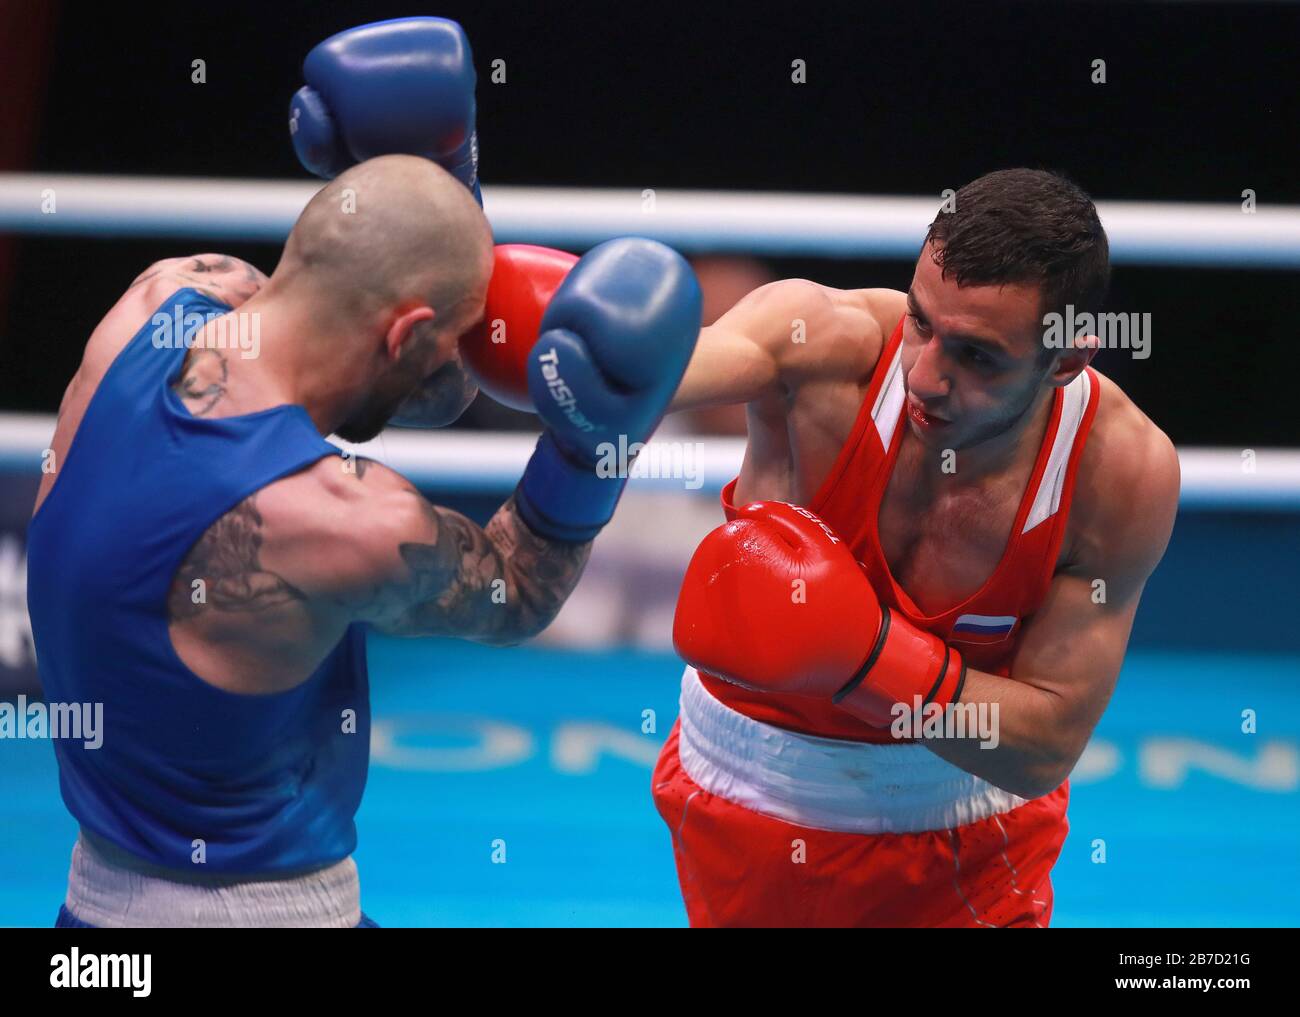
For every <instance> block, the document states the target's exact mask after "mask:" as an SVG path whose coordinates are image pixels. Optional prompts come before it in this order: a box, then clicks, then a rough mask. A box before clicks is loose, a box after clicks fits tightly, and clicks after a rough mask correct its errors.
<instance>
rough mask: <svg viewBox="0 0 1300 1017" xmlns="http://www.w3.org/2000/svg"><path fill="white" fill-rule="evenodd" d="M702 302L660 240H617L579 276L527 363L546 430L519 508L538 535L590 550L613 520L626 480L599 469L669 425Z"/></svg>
mask: <svg viewBox="0 0 1300 1017" xmlns="http://www.w3.org/2000/svg"><path fill="white" fill-rule="evenodd" d="M700 303H701V298H700V287H699V284H698V283H697V282H696V279H695V273H694V272H693V271H692V270H691V268H690V266H689V265H687V264H686V261H685V259H683V258H682V256H681V255H680V254H678V253H677V252H676V251H674V250H672V249H671V248H669V247H665V246H664V245H663V244H660V243H657V242H656V241H653V240H646V239H643V238H640V237H624V238H621V239H618V240H610V241H607V242H605V243H603V244H601V245H600V246H598V247H596V248H594V249H592V250H591V251H589V252H588V253H587V254H586V255H585V256H583V257H582V258H581V259H580V260H579V261H578V263H577V264H576V265H574V266H573V268H572V270H571V271H570V272H569V273H568V275H567V276H566V277H565V279H564V281H563V282H562V283H561V284H560V286H559V288H558V289H557V290H556V292H555V295H554V296H553V297H552V298H551V301H550V303H549V304H548V305H547V308H546V312H545V314H543V315H542V320H541V325H540V328H541V335H540V336H539V337H538V340H537V342H536V344H535V345H534V346H533V348H532V350H531V351H530V352H529V355H528V389H529V392H530V394H531V396H532V401H533V404H534V406H535V407H536V408H537V412H538V414H539V415H540V416H541V418H542V420H543V421H544V422H545V424H546V431H545V432H544V433H543V434H542V437H541V440H540V441H539V442H538V443H537V450H536V451H535V452H534V453H533V457H532V459H531V460H529V463H528V468H527V469H526V470H525V471H524V476H523V479H522V480H521V481H520V485H519V489H518V491H517V492H516V502H517V504H518V506H519V509H520V513H521V515H522V516H523V518H524V520H525V521H526V522H527V523H528V525H529V526H530V527H532V529H533V530H534V531H536V532H537V533H540V534H541V535H543V536H546V537H549V538H551V539H556V540H572V541H585V540H590V539H591V538H592V537H594V536H595V535H596V533H597V532H598V531H599V530H600V528H601V527H602V526H604V525H605V523H607V522H608V521H609V519H610V517H611V516H612V515H613V513H614V506H615V505H616V504H617V502H618V499H619V496H620V495H621V494H622V491H623V487H624V485H625V484H626V483H627V473H626V471H625V470H619V471H617V472H613V473H611V472H610V471H608V470H603V469H599V468H598V464H600V463H602V462H608V461H609V460H610V459H611V458H617V453H618V450H621V449H626V448H628V447H630V446H632V445H634V444H636V443H638V442H642V441H645V440H646V439H648V438H649V437H650V435H651V433H652V432H653V431H654V429H655V426H656V425H657V424H658V423H659V420H660V419H661V418H662V417H663V414H664V411H665V410H666V409H667V408H668V403H669V400H670V399H671V398H672V395H673V392H675V391H676V390H677V385H678V384H679V383H680V381H681V378H682V374H683V373H684V372H685V370H686V363H687V361H689V360H690V358H691V352H692V351H693V350H694V349H695V342H696V339H698V337H699V331H700ZM619 465H623V464H622V463H620V464H619Z"/></svg>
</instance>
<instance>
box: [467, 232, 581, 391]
mask: <svg viewBox="0 0 1300 1017" xmlns="http://www.w3.org/2000/svg"><path fill="white" fill-rule="evenodd" d="M577 260H578V256H577V255H576V254H569V253H567V252H565V251H556V250H552V249H551V248H549V247H534V246H532V245H531V244H497V246H496V248H495V249H494V250H493V252H492V279H491V281H490V282H489V283H488V291H487V299H486V300H485V301H484V305H483V321H482V323H481V324H479V325H477V326H476V327H474V328H472V329H470V330H469V331H468V332H466V333H465V334H464V335H463V336H461V338H460V353H461V358H462V359H463V360H464V362H465V366H466V367H467V368H469V372H470V373H471V374H472V375H473V376H474V380H475V381H477V382H478V384H479V388H481V389H482V390H483V391H484V392H486V393H487V394H488V395H489V396H491V397H492V398H493V399H495V400H496V401H497V402H499V403H502V404H503V405H505V406H511V407H513V408H514V409H516V410H524V411H526V412H528V413H533V412H535V411H536V407H535V406H534V405H533V399H532V396H531V395H529V392H528V362H529V359H530V354H531V353H532V351H533V347H534V346H535V345H537V337H538V335H539V334H540V333H541V326H542V315H543V314H544V313H545V312H546V307H547V305H548V304H549V303H550V302H551V298H552V297H554V296H555V291H556V290H558V289H559V288H560V283H562V282H564V278H565V276H567V275H568V274H569V271H570V270H571V269H572V268H573V266H574V264H575V263H576V262H577Z"/></svg>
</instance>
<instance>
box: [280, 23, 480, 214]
mask: <svg viewBox="0 0 1300 1017" xmlns="http://www.w3.org/2000/svg"><path fill="white" fill-rule="evenodd" d="M303 76H304V77H305V78H306V80H307V84H306V85H305V86H304V87H303V88H300V89H299V90H298V92H297V93H296V94H295V95H294V97H293V100H292V101H291V102H290V104H289V131H290V133H291V135H292V137H293V147H294V150H295V151H296V152H297V153H298V159H299V161H301V162H302V164H303V166H304V167H306V168H307V170H308V171H310V172H311V173H314V174H316V175H317V176H320V177H324V178H325V179H327V180H328V179H331V178H333V177H335V176H337V175H338V174H339V173H341V172H343V170H345V169H347V168H348V167H349V166H352V165H354V164H355V163H358V162H362V161H364V160H366V159H371V158H374V157H375V156H378V155H391V154H405V155H419V156H423V157H425V158H427V159H432V160H433V161H434V162H436V163H438V164H439V165H441V166H442V167H444V168H445V169H447V170H448V171H449V172H451V173H452V174H453V175H454V176H455V177H457V179H459V180H460V181H461V182H462V183H464V184H465V186H466V187H468V188H470V190H472V191H473V192H474V195H475V197H478V195H479V189H478V141H477V139H476V137H475V134H474V116H475V104H474V81H475V75H474V60H473V55H472V54H471V52H470V48H469V40H468V39H467V38H466V37H465V32H464V31H463V30H462V29H461V27H460V25H458V24H457V23H456V22H454V21H449V20H447V19H446V18H396V19H394V20H391V21H378V22H375V23H374V24H370V25H361V26H359V27H357V28H349V29H347V30H346V31H343V32H339V33H338V34H337V35H332V36H330V37H329V38H328V39H326V40H325V41H324V42H322V43H320V44H319V45H318V46H316V47H315V48H313V49H312V51H311V52H310V53H308V54H307V59H306V60H305V61H304V62H303Z"/></svg>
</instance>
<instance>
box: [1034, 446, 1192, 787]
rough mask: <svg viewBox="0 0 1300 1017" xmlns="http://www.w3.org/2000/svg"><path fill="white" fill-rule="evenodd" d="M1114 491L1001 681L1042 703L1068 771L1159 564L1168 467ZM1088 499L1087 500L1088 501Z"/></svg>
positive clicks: (1169, 525) (1169, 458)
mask: <svg viewBox="0 0 1300 1017" xmlns="http://www.w3.org/2000/svg"><path fill="white" fill-rule="evenodd" d="M1116 480H1117V481H1118V482H1117V483H1116V485H1115V486H1114V488H1113V490H1114V491H1121V492H1123V496H1122V498H1121V497H1116V496H1115V495H1114V494H1112V493H1109V492H1107V493H1106V494H1105V495H1101V496H1104V497H1106V498H1108V499H1110V501H1109V502H1108V504H1107V505H1106V506H1105V507H1104V509H1103V511H1101V512H1098V513H1095V516H1094V518H1095V519H1096V522H1097V524H1098V525H1099V533H1101V534H1104V539H1098V540H1089V541H1085V543H1084V550H1083V551H1082V552H1081V553H1080V555H1079V558H1078V560H1077V561H1075V562H1074V563H1073V564H1071V565H1070V566H1069V567H1068V568H1067V569H1064V570H1063V571H1061V572H1060V573H1058V574H1057V576H1056V577H1055V578H1054V579H1053V581H1052V585H1051V587H1050V588H1049V590H1048V594H1047V596H1046V598H1045V599H1044V601H1043V604H1042V605H1041V606H1040V608H1039V609H1038V611H1036V612H1035V614H1034V616H1033V617H1032V618H1030V619H1029V621H1028V622H1026V624H1025V631H1024V634H1023V635H1022V637H1021V642H1020V648H1019V651H1018V652H1017V654H1016V658H1015V660H1014V661H1013V662H1012V666H1011V674H1012V676H1013V677H1014V678H1015V679H1016V680H1018V681H1022V682H1025V683H1026V684H1028V685H1031V686H1033V687H1034V688H1036V689H1038V690H1040V691H1041V692H1042V693H1043V694H1044V695H1046V696H1047V697H1049V700H1050V704H1051V711H1050V713H1051V717H1052V719H1053V724H1052V730H1054V731H1055V732H1057V734H1056V738H1057V741H1058V744H1059V746H1060V747H1061V749H1062V751H1063V752H1064V754H1065V755H1066V756H1067V757H1068V759H1069V762H1070V765H1073V762H1074V760H1076V759H1077V758H1078V755H1079V754H1080V753H1081V752H1082V751H1083V748H1084V746H1085V745H1086V744H1087V741H1088V738H1089V737H1090V735H1091V734H1092V730H1093V728H1094V727H1095V726H1096V724H1097V721H1098V720H1100V719H1101V715H1102V712H1103V711H1104V710H1105V709H1106V705H1107V703H1109V702H1110V697H1111V694H1112V693H1113V692H1114V690H1115V684H1116V681H1117V680H1118V678H1119V671H1120V667H1121V665H1122V664H1123V662H1124V654H1125V652H1126V651H1127V649H1128V641H1129V636H1130V634H1131V632H1132V629H1133V621H1134V618H1135V617H1136V615H1137V609H1138V604H1139V602H1140V601H1141V598H1142V591H1143V589H1144V588H1145V586H1146V582H1147V580H1148V579H1149V578H1150V576H1151V573H1152V572H1154V571H1155V568H1156V565H1158V564H1159V562H1160V559H1161V558H1162V557H1163V556H1164V552H1165V548H1166V546H1168V543H1169V537H1170V534H1171V532H1172V530H1173V520H1174V515H1175V513H1176V511H1177V504H1178V468H1177V459H1176V456H1174V454H1173V452H1172V446H1170V447H1169V451H1168V454H1167V455H1164V456H1163V457H1162V460H1161V461H1160V462H1159V463H1158V464H1157V465H1155V466H1153V467H1152V468H1150V469H1149V470H1147V471H1145V472H1144V473H1143V474H1141V475H1137V474H1135V475H1134V476H1132V477H1129V478H1127V480H1128V482H1127V483H1125V482H1123V478H1116ZM1097 496H1098V495H1094V497H1097Z"/></svg>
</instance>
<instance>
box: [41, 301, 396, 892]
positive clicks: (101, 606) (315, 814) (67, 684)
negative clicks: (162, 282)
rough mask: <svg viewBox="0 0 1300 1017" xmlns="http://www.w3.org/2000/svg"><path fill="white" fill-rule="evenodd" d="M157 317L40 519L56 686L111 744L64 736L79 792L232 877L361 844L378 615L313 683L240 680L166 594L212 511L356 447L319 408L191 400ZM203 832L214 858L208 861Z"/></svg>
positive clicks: (45, 626) (209, 304) (47, 686)
mask: <svg viewBox="0 0 1300 1017" xmlns="http://www.w3.org/2000/svg"><path fill="white" fill-rule="evenodd" d="M178 308H179V309H181V310H182V311H183V312H184V315H185V316H186V318H187V319H190V320H187V323H186V327H185V330H184V331H185V335H186V336H189V335H192V334H193V333H194V332H195V331H196V330H197V329H198V327H200V326H201V325H202V324H203V323H204V320H205V317H207V316H213V315H220V314H225V313H228V312H229V310H230V308H229V307H227V306H226V305H224V304H221V303H219V302H217V301H214V300H211V299H209V298H207V297H205V296H203V295H202V294H200V293H198V292H196V291H195V290H192V289H183V290H180V291H178V292H177V293H175V294H174V295H173V296H171V297H169V298H168V299H167V301H165V302H164V304H163V305H162V307H160V308H159V312H158V313H159V314H167V315H174V314H175V312H176V310H177V309H178ZM156 332H157V329H156V327H155V325H154V324H153V321H152V320H151V322H150V323H147V324H145V325H144V326H143V327H142V328H141V329H140V331H139V332H137V333H136V334H135V336H134V338H132V340H131V342H130V343H129V344H128V345H127V346H126V348H125V349H123V350H122V352H121V353H120V354H118V356H117V359H116V360H114V361H113V364H112V366H111V367H110V368H109V369H108V372H107V373H106V374H105V375H104V378H103V380H102V381H101V382H100V384H99V388H98V390H97V391H96V392H95V395H94V397H93V398H92V399H91V401H90V405H89V407H88V408H87V409H86V414H85V417H84V418H83V419H82V422H81V426H80V428H79V429H78V431H77V434H76V437H75V438H74V440H73V443H72V446H71V448H70V449H69V451H68V454H67V456H66V458H65V461H64V462H62V463H59V464H57V469H58V473H57V479H56V481H55V483H54V487H53V489H52V490H51V491H50V493H49V495H48V496H47V498H46V500H45V502H44V503H43V504H42V505H41V508H40V511H39V512H38V513H37V514H36V516H35V518H33V520H32V522H31V525H30V527H29V530H28V537H27V565H28V573H27V605H28V610H29V612H30V614H31V620H32V632H33V635H34V636H35V641H36V656H37V664H38V667H39V669H40V675H41V684H42V687H43V688H44V691H45V698H46V700H47V702H49V703H102V704H103V722H102V736H103V743H102V745H101V746H100V747H99V748H86V747H85V746H84V745H83V742H81V741H72V740H66V739H56V740H55V741H54V749H55V755H56V757H57V759H58V764H59V784H60V787H61V789H62V792H63V800H64V802H65V803H66V804H67V807H68V809H69V811H70V812H71V813H72V815H73V816H75V817H76V819H77V821H78V822H79V823H80V824H81V825H82V827H83V828H85V829H87V830H89V831H91V832H92V833H94V834H97V835H98V836H99V837H101V838H104V839H105V840H107V841H109V842H110V843H112V844H114V845H116V846H118V847H120V848H122V849H123V850H125V851H127V852H130V853H131V854H133V855H135V856H137V857H138V858H141V859H144V860H146V861H148V862H152V863H153V864H156V865H162V866H167V867H170V868H176V869H186V870H190V871H199V872H204V871H206V872H208V873H215V872H221V873H231V874H239V873H285V872H291V871H297V870H302V869H311V868H317V867H320V866H324V865H329V864H331V863H333V862H337V861H339V860H340V859H343V858H345V857H347V856H348V855H349V854H351V853H352V852H353V850H354V849H355V847H356V840H357V834H356V824H355V822H354V817H355V815H356V810H357V807H358V806H359V805H360V803H361V794H362V791H363V790H364V788H365V783H366V767H367V763H368V759H369V743H370V694H369V684H368V678H367V673H366V652H365V631H364V629H363V627H362V626H360V625H352V626H350V627H349V629H348V631H347V632H346V633H345V635H344V636H343V638H342V639H341V640H339V642H338V644H337V645H336V646H335V647H334V648H333V649H332V650H331V651H330V653H329V654H328V655H327V656H326V657H325V659H324V660H323V661H322V662H321V664H320V666H319V667H318V668H317V669H316V671H315V672H314V673H313V674H312V676H311V677H310V678H309V679H308V680H307V681H305V682H303V683H302V684H301V685H299V686H298V687H296V688H294V689H291V690H290V691H288V692H282V693H278V694H275V695H258V696H253V695H237V694H234V693H230V692H225V691H223V690H221V689H218V688H215V687H214V686H212V685H209V684H208V683H206V682H204V681H202V680H201V679H200V678H198V677H197V676H196V675H195V674H194V673H193V672H192V671H190V670H189V668H187V667H186V666H185V664H183V663H182V662H181V660H180V658H179V657H178V656H177V655H176V651H175V650H174V649H173V647H172V642H171V638H170V636H169V634H168V629H167V618H168V614H167V597H168V591H169V589H170V587H171V583H172V578H173V576H174V575H175V573H176V569H177V567H178V566H179V565H180V563H181V561H182V559H183V558H184V557H185V555H186V553H187V552H188V551H189V549H190V548H191V547H192V546H193V545H194V543H195V541H197V540H198V539H199V537H200V536H202V534H203V533H204V531H205V530H207V529H208V527H209V526H211V525H212V523H213V522H215V521H216V520H217V519H218V518H219V517H221V516H222V515H224V514H225V513H226V512H227V511H228V510H229V509H231V508H233V507H234V506H235V505H237V504H239V503H240V502H241V501H243V500H244V499H245V498H247V497H248V496H249V495H251V494H252V493H254V492H255V491H257V490H258V489H260V488H262V487H265V486H266V485H267V484H270V483H272V482H273V481H275V480H277V479H279V478H281V477H284V476H287V475H289V474H291V473H294V472H296V471H298V470H301V469H303V468H304V467H307V466H310V465H311V464H312V463H314V462H316V461H317V460H319V459H321V458H322V457H323V456H329V455H338V454H339V449H338V448H336V447H335V446H334V445H331V444H330V443H329V442H327V441H325V440H324V439H323V438H322V437H321V436H320V434H319V433H317V431H316V428H315V426H314V425H313V424H312V421H311V418H310V417H308V416H307V412H306V411H305V410H304V409H303V408H302V407H301V406H277V407H274V408H273V409H269V410H263V411H262V412H260V413H251V414H248V415H247V416H242V417H226V418H224V419H205V418H202V417H195V416H193V415H191V414H190V412H189V411H188V410H187V409H186V408H185V406H184V404H183V403H182V402H181V401H180V399H179V398H178V397H177V395H176V393H175V392H174V391H173V390H172V387H171V385H172V382H173V381H174V379H175V378H176V377H177V375H178V374H179V373H180V370H181V365H182V361H183V360H184V356H185V348H184V344H183V343H179V342H173V343H171V344H170V346H168V344H166V343H159V342H157V341H156V340H155V333H156ZM159 345H161V346H162V347H163V348H159ZM229 355H230V356H239V351H238V350H232V351H231V352H230V354H229ZM249 624H250V625H253V624H256V620H255V619H254V618H252V617H250V618H249ZM348 716H352V717H355V730H354V731H353V732H352V733H348V732H347V731H346V730H345V727H346V717H348ZM199 841H201V842H202V844H203V850H204V852H205V853H206V863H205V864H203V865H201V866H196V865H195V864H194V861H195V859H196V858H197V857H198V856H197V850H198V844H197V842H199Z"/></svg>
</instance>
